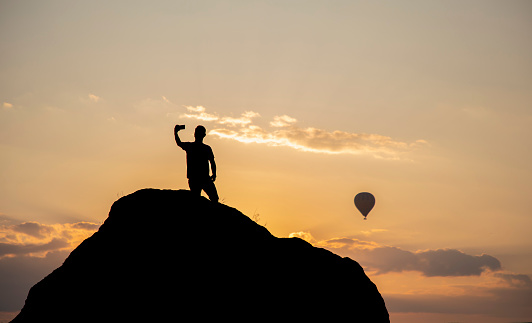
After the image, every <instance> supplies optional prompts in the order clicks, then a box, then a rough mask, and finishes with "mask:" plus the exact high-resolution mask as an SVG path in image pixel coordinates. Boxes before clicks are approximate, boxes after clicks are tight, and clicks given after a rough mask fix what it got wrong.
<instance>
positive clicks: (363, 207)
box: [355, 192, 375, 218]
mask: <svg viewBox="0 0 532 323" xmlns="http://www.w3.org/2000/svg"><path fill="white" fill-rule="evenodd" d="M355 206H356V207H357V209H358V210H359V211H360V213H362V215H363V216H364V218H365V217H366V216H368V213H369V211H371V209H373V207H374V206H375V197H374V196H373V194H371V193H368V192H362V193H358V194H357V195H356V196H355Z"/></svg>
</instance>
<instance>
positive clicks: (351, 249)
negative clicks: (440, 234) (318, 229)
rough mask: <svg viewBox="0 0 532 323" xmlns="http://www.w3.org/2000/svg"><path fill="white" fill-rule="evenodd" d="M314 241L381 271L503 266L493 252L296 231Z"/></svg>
mask: <svg viewBox="0 0 532 323" xmlns="http://www.w3.org/2000/svg"><path fill="white" fill-rule="evenodd" d="M290 237H300V238H302V239H304V240H306V241H308V242H310V243H311V244H313V245H315V246H317V247H322V248H325V249H328V250H330V251H332V252H334V253H337V254H340V255H343V256H347V257H350V258H352V259H355V260H356V261H358V262H359V263H360V264H361V265H362V266H363V267H364V268H366V269H367V270H370V271H375V272H376V274H379V275H382V274H386V273H390V272H403V271H417V272H420V273H421V274H423V275H424V276H426V277H458V276H479V275H481V274H482V273H483V272H486V271H488V270H489V271H497V270H500V269H501V263H500V261H499V260H498V259H497V258H495V257H492V256H490V255H485V254H484V255H479V256H475V255H468V254H466V253H464V252H462V251H460V250H456V249H436V250H421V251H415V252H412V251H408V250H403V249H401V248H397V247H392V246H383V245H379V244H377V243H376V242H372V241H361V240H359V239H353V238H333V239H328V240H324V241H317V240H315V239H314V238H313V237H312V236H311V235H310V233H301V232H296V233H292V234H290Z"/></svg>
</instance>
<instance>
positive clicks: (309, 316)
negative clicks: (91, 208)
mask: <svg viewBox="0 0 532 323" xmlns="http://www.w3.org/2000/svg"><path fill="white" fill-rule="evenodd" d="M224 319H226V320H228V321H231V322H235V321H239V322H263V321H289V320H294V319H297V320H311V321H320V320H321V321H324V322H331V321H335V320H340V319H341V320H342V321H350V322H364V323H367V322H377V323H378V322H389V318H388V312H387V310H386V307H385V304H384V300H383V299H382V297H381V295H380V294H379V292H378V290H377V288H376V286H375V285H374V284H373V283H372V282H371V281H370V279H369V278H368V277H367V276H366V274H365V273H364V271H363V269H362V267H361V266H360V265H359V264H358V263H357V262H356V261H354V260H351V259H349V258H342V257H340V256H338V255H335V254H333V253H331V252H329V251H327V250H325V249H321V248H316V247H313V246H312V245H310V244H309V243H307V242H305V241H303V240H301V239H299V238H276V237H274V236H272V235H271V234H270V232H268V230H266V228H264V227H262V226H260V225H258V224H256V223H255V222H253V221H252V220H250V219H249V218H248V217H247V216H245V215H243V214H242V213H240V212H239V211H238V210H236V209H233V208H231V207H228V206H225V205H222V204H215V203H212V202H210V201H208V200H207V199H205V198H203V197H196V196H192V195H191V194H190V192H189V191H184V190H183V191H172V190H156V189H144V190H140V191H137V192H135V193H133V194H130V195H128V196H124V197H122V198H120V199H119V200H118V201H116V202H115V203H114V204H113V206H112V207H111V211H110V213H109V217H108V218H107V219H106V221H105V222H104V223H103V224H102V226H101V227H100V229H99V230H98V232H96V233H94V235H92V236H91V237H90V238H88V239H86V240H85V241H84V242H83V243H81V244H80V245H79V246H78V247H77V248H76V249H75V250H73V251H72V253H71V254H70V256H69V257H68V258H67V259H66V260H65V262H64V263H63V265H62V266H61V267H59V268H57V269H56V270H55V271H53V272H52V273H51V274H49V275H48V276H47V277H45V278H44V279H43V280H42V281H40V282H39V283H37V284H36V285H35V286H33V287H32V288H31V290H30V292H29V294H28V297H27V299H26V303H25V305H24V308H23V309H22V311H21V312H20V314H19V315H18V316H17V317H16V318H15V319H14V320H13V321H12V322H13V323H22V322H157V321H164V322H174V321H186V322H188V321H194V322H196V321H200V322H203V321H211V322H214V321H221V320H224Z"/></svg>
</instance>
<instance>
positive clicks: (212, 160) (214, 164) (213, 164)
mask: <svg viewBox="0 0 532 323" xmlns="http://www.w3.org/2000/svg"><path fill="white" fill-rule="evenodd" d="M209 161H210V162H211V170H212V176H211V179H212V181H213V182H214V181H215V180H216V162H215V161H214V158H213V159H211V160H209Z"/></svg>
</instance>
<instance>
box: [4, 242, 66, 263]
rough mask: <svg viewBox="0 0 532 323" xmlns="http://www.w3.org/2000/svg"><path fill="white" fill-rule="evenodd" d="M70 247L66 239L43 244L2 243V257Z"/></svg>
mask: <svg viewBox="0 0 532 323" xmlns="http://www.w3.org/2000/svg"><path fill="white" fill-rule="evenodd" d="M66 247H70V244H69V243H68V242H67V241H66V239H52V241H50V242H48V243H43V244H32V243H29V244H10V243H0V258H2V257H4V256H11V257H13V256H21V255H31V254H40V253H46V252H49V251H53V250H60V249H63V248H66Z"/></svg>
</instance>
